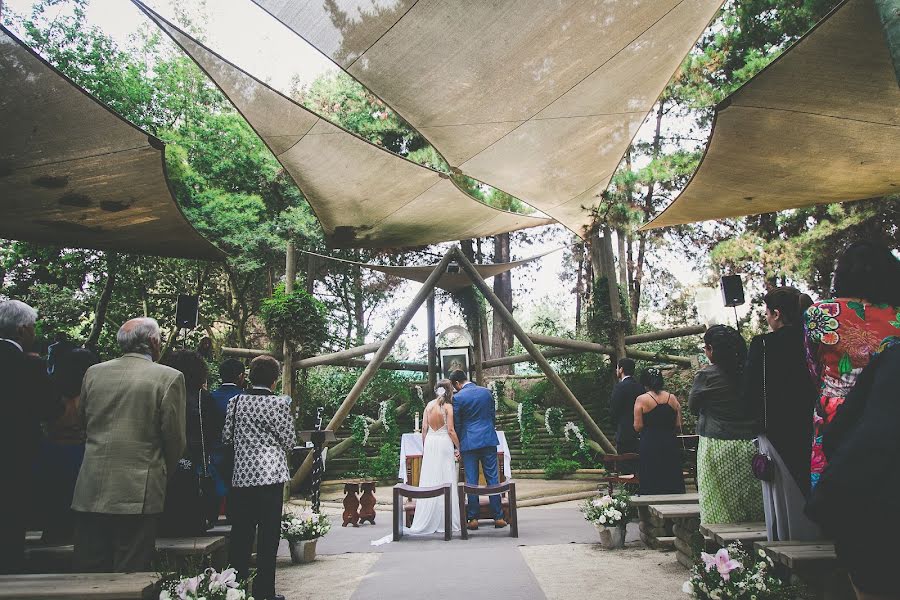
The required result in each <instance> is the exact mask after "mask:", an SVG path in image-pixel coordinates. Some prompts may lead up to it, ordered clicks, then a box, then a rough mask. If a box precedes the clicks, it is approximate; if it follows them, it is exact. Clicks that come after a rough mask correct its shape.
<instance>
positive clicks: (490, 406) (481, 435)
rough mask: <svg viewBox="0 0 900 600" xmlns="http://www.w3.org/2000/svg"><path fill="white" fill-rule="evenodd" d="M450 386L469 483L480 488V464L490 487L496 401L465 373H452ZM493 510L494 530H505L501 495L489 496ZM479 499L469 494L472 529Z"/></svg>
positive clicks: (493, 474)
mask: <svg viewBox="0 0 900 600" xmlns="http://www.w3.org/2000/svg"><path fill="white" fill-rule="evenodd" d="M450 383H452V384H453V389H454V390H456V393H455V394H454V395H453V412H454V421H455V424H456V432H457V434H459V450H460V452H461V453H462V460H463V467H464V468H465V470H466V483H468V484H470V485H478V463H481V467H482V469H483V470H484V479H485V481H486V482H487V483H488V485H496V484H498V483H499V482H500V481H499V476H498V474H497V445H498V444H499V443H500V440H499V439H498V438H497V432H496V431H494V398H493V396H492V395H491V392H490V390H488V389H487V388H483V387H481V386H477V385H475V384H474V383H471V382H470V381H469V378H468V377H467V376H466V373H465V371H460V370H457V371H453V372H452V373H450ZM489 498H490V502H491V511H492V512H493V513H494V527H497V528H500V527H506V521H504V520H503V510H502V509H501V508H500V496H499V495H494V496H489ZM479 508H480V507H479V505H478V496H476V495H475V494H469V501H468V503H467V505H466V513H467V516H468V520H469V523H468V525H467V527H468V528H469V529H478V512H479Z"/></svg>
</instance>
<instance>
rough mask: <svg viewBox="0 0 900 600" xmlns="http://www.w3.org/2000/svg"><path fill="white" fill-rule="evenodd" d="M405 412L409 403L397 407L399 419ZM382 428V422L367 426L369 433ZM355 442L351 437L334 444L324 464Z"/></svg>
mask: <svg viewBox="0 0 900 600" xmlns="http://www.w3.org/2000/svg"><path fill="white" fill-rule="evenodd" d="M407 410H409V402H405V403H403V404H401V405H400V406H398V407H397V416H398V417H399V416H401V415H403V414H405V413H406V411H407ZM382 427H384V423H383V422H382V421H375V422H374V423H372V424H371V425H369V433H371V432H373V431H378V430H379V429H381V428H382ZM355 441H356V440H354V439H353V437H352V436H351V437H348V438H347V439H345V440H341V441H340V442H338V443H337V444H335V445H334V446H332V447H331V448H329V449H328V459H327V460H326V464H328V460H331V459H332V458H337V457H338V456H340V455H342V454H343V453H344V452H346V451H347V450H349V449H350V448H352V447H353V444H354V442H355Z"/></svg>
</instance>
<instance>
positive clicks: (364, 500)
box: [359, 481, 377, 525]
mask: <svg viewBox="0 0 900 600" xmlns="http://www.w3.org/2000/svg"><path fill="white" fill-rule="evenodd" d="M359 489H361V490H362V495H360V497H359V524H360V525H362V524H363V523H365V522H366V521H368V522H369V523H371V524H372V525H374V524H375V503H376V502H377V501H376V500H375V482H374V481H363V482H362V483H360V484H359Z"/></svg>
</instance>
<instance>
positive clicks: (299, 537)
mask: <svg viewBox="0 0 900 600" xmlns="http://www.w3.org/2000/svg"><path fill="white" fill-rule="evenodd" d="M330 529H331V521H329V520H328V517H327V516H326V515H324V514H320V513H316V512H313V511H311V510H309V509H307V510H304V511H303V512H301V513H299V514H293V513H284V514H283V515H282V516H281V537H282V538H284V539H286V540H287V541H289V542H295V543H296V542H302V541H304V540H315V539H318V538H320V537H322V536H323V535H325V534H326V533H328V531H329V530H330Z"/></svg>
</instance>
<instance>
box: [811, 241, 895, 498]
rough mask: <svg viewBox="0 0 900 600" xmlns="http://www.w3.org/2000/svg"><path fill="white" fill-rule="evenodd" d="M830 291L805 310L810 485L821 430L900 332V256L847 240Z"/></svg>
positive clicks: (820, 459)
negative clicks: (811, 393)
mask: <svg viewBox="0 0 900 600" xmlns="http://www.w3.org/2000/svg"><path fill="white" fill-rule="evenodd" d="M834 294H835V298H833V299H831V300H823V301H821V302H817V303H815V304H813V305H812V306H811V307H810V308H809V309H808V310H807V311H806V355H807V360H808V361H809V369H810V373H812V376H813V379H814V381H815V382H816V384H817V385H818V387H819V391H818V398H817V399H816V408H815V412H814V414H813V443H812V453H811V461H810V463H811V464H810V483H811V485H812V486H813V487H815V485H816V482H817V481H818V479H819V474H820V473H821V472H822V471H823V470H824V469H825V465H826V464H827V461H826V459H825V454H824V452H823V451H822V434H823V433H824V431H825V429H826V428H827V427H828V424H829V423H830V422H831V419H832V418H834V414H835V412H836V411H837V409H838V407H839V406H840V405H841V403H843V401H844V397H845V396H846V395H847V392H848V391H850V388H851V387H853V384H854V382H855V381H856V378H857V376H858V375H859V373H860V371H862V370H863V367H865V366H866V364H868V362H869V357H870V356H871V355H872V353H873V352H874V351H875V349H876V348H878V346H879V345H880V344H881V343H882V341H883V340H885V339H886V338H888V337H890V336H896V335H897V334H898V333H900V330H898V327H897V323H898V319H897V313H898V312H900V260H897V257H896V256H894V255H893V253H892V252H891V251H890V250H888V248H887V247H885V246H882V245H880V244H876V243H874V242H855V243H853V244H850V245H849V246H848V247H847V248H846V250H844V252H843V253H842V254H841V256H840V257H839V258H838V261H837V265H836V266H835V269H834Z"/></svg>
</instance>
